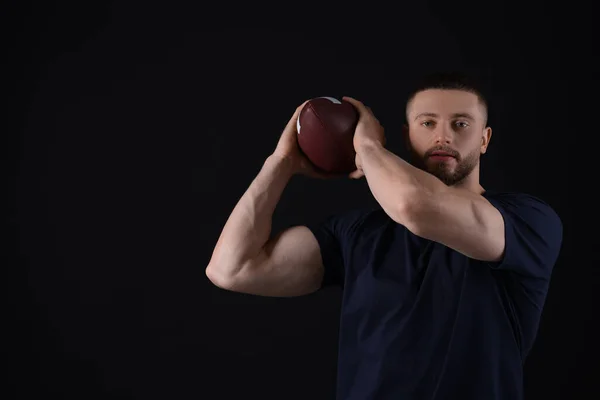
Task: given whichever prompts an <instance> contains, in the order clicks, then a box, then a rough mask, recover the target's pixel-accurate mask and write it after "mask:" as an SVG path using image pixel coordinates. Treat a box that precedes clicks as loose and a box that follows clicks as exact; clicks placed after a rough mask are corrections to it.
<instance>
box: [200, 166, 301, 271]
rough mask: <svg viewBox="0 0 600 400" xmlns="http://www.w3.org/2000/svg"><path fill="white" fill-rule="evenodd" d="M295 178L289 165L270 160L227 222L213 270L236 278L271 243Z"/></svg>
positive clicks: (218, 244)
mask: <svg viewBox="0 0 600 400" xmlns="http://www.w3.org/2000/svg"><path fill="white" fill-rule="evenodd" d="M292 175H293V171H292V166H291V164H290V163H289V162H287V161H286V160H282V159H280V158H277V157H274V156H271V157H269V158H267V160H266V161H265V163H264V164H263V166H262V168H261V170H260V172H259V173H258V175H257V176H256V178H255V179H254V180H253V181H252V183H251V184H250V186H249V187H248V189H247V190H246V192H245V193H244V194H243V195H242V197H241V198H240V200H239V201H238V203H237V205H236V206H235V208H234V209H233V211H232V212H231V215H230V216H229V218H228V219H227V222H226V223H225V226H224V228H223V231H222V232H221V236H220V237H219V240H218V241H217V244H216V246H215V249H214V251H213V254H212V258H211V261H210V266H211V268H215V267H216V268H218V270H219V274H221V275H224V276H233V275H235V274H236V273H237V272H238V271H239V270H240V269H241V268H242V267H243V266H244V265H245V264H246V263H247V262H249V261H250V260H252V259H253V258H254V257H256V256H257V255H258V254H259V253H260V251H261V250H262V249H263V247H264V246H265V244H266V243H267V241H268V240H269V237H270V235H271V224H272V218H273V213H274V211H275V208H276V207H277V203H278V202H279V200H280V198H281V195H282V193H283V191H284V189H285V187H286V185H287V184H288V182H289V180H290V178H291V177H292Z"/></svg>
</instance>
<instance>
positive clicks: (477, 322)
mask: <svg viewBox="0 0 600 400" xmlns="http://www.w3.org/2000/svg"><path fill="white" fill-rule="evenodd" d="M345 100H347V101H349V102H351V103H352V104H354V106H355V107H356V108H357V110H358V111H359V114H360V118H359V122H358V125H357V127H356V131H355V136H354V147H355V150H356V154H357V155H356V166H357V170H356V171H354V172H353V173H352V174H351V175H350V176H351V177H352V178H360V177H363V176H364V177H365V178H366V181H367V183H368V185H369V188H370V190H371V191H372V193H373V196H374V197H375V199H376V200H377V201H378V203H379V204H380V206H381V207H380V208H378V209H375V210H366V211H356V212H351V213H348V214H345V215H339V216H335V217H331V218H330V219H328V220H327V221H325V222H323V223H322V224H319V225H318V226H311V227H306V226H296V227H292V228H289V229H287V230H284V231H282V232H279V233H277V234H276V235H274V236H273V238H271V239H269V237H270V234H271V218H272V215H273V211H274V209H275V207H276V205H277V202H278V201H279V198H280V195H281V193H282V191H283V190H284V188H285V186H286V184H287V182H288V181H289V179H290V178H291V177H292V176H293V175H294V174H299V173H302V174H308V175H310V176H316V177H319V176H320V174H319V173H317V172H316V171H315V170H314V169H313V168H312V166H311V165H310V163H309V162H308V161H307V160H306V159H305V158H304V157H303V156H302V155H301V154H300V152H299V151H298V147H297V142H296V131H295V120H296V118H297V116H298V113H299V111H300V109H301V107H302V106H300V107H299V108H298V109H297V110H296V112H295V113H294V115H293V116H292V118H291V119H290V122H289V123H288V125H287V127H286V128H285V130H284V132H283V134H282V135H281V138H280V140H279V143H278V145H277V148H276V149H275V151H274V153H273V154H272V155H271V156H270V157H268V159H267V160H266V162H265V163H264V166H263V168H262V170H261V171H260V173H259V174H258V176H257V177H256V179H255V180H254V181H253V182H252V184H251V185H250V187H249V188H248V190H247V192H246V193H245V194H244V195H243V197H242V198H241V199H240V201H239V203H238V204H237V205H236V207H235V209H234V210H233V212H232V214H231V216H230V217H229V219H228V221H227V223H226V225H225V227H224V229H223V232H222V234H221V236H220V238H219V240H218V242H217V244H216V247H215V250H214V253H213V256H212V259H211V260H210V263H209V266H208V267H207V270H206V273H207V276H208V277H209V278H210V280H211V281H212V282H213V283H214V284H215V285H217V286H219V287H222V288H225V289H228V290H232V291H239V292H245V293H251V294H256V295H263V296H298V295H303V294H307V293H311V292H314V291H316V290H318V289H319V288H322V287H324V286H327V285H332V284H336V285H341V286H342V287H343V293H344V294H343V303H342V312H341V321H340V338H339V339H340V340H339V366H338V383H337V397H338V398H339V399H344V400H350V399H352V400H354V399H356V400H358V399H360V400H365V399H378V400H379V399H381V400H383V399H402V400H408V399H444V400H453V399H460V400H467V399H477V400H484V399H485V400H493V399H506V400H509V399H510V400H519V399H521V398H522V396H523V382H522V380H523V362H524V360H525V358H526V356H527V354H528V352H529V350H530V348H531V346H532V344H533V341H534V338H535V336H536V332H537V328H538V323H539V320H540V314H541V312H542V308H543V305H544V301H545V298H546V293H547V290H548V284H549V279H550V276H551V271H552V269H553V266H554V264H555V262H556V259H557V257H558V253H559V250H560V246H561V243H562V224H561V221H560V219H559V217H558V216H557V215H556V214H555V213H554V211H553V210H552V209H551V207H550V206H549V205H547V204H546V203H544V202H543V201H541V200H539V199H537V198H535V197H533V196H530V195H526V194H520V193H497V192H491V191H486V190H485V189H484V188H483V187H482V186H481V184H480V183H479V161H480V156H481V154H484V153H485V152H486V150H487V148H488V146H489V143H490V139H491V135H492V131H491V129H490V128H489V127H488V126H487V103H486V101H485V99H484V98H483V96H482V95H481V93H480V92H479V91H478V90H477V89H476V88H475V87H473V86H470V85H469V84H468V83H465V81H463V80H462V79H461V78H455V77H453V76H451V75H448V76H444V75H441V76H436V77H433V78H432V79H431V80H430V81H428V82H426V83H425V84H424V85H423V86H421V87H420V88H419V89H418V90H416V91H415V92H414V94H413V95H412V96H411V97H410V98H409V101H408V102H407V106H406V118H407V126H406V129H405V134H406V138H407V143H408V144H409V146H410V150H411V154H412V155H413V160H412V163H409V162H406V161H404V160H403V159H401V158H400V157H398V156H396V155H394V154H392V153H391V152H389V151H388V150H386V149H385V146H384V144H385V137H384V130H383V128H382V127H381V125H380V124H379V122H378V120H377V119H376V118H375V116H374V115H373V113H372V112H371V110H370V109H369V108H368V107H365V106H364V105H363V104H362V103H361V102H359V101H357V100H355V99H352V98H345Z"/></svg>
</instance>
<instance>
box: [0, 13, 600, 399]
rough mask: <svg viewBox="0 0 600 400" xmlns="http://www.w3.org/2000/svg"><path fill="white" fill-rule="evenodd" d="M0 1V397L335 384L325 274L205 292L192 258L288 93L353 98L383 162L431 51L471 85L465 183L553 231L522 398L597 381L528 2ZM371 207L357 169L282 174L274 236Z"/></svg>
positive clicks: (547, 86)
mask: <svg viewBox="0 0 600 400" xmlns="http://www.w3.org/2000/svg"><path fill="white" fill-rule="evenodd" d="M7 4H8V8H7V12H6V13H4V14H3V16H4V17H5V18H6V19H7V23H6V24H4V27H5V28H8V29H6V31H7V32H6V35H5V38H6V39H8V46H7V48H8V50H9V51H8V55H9V61H11V63H10V64H11V65H13V66H15V67H16V68H15V70H14V71H13V73H12V74H11V75H9V79H8V82H9V86H8V87H9V89H10V91H9V92H7V93H10V95H11V96H12V97H11V101H10V107H9V108H8V109H7V110H8V111H9V112H8V116H9V118H7V121H9V122H14V125H11V126H10V127H9V129H8V130H7V131H8V132H10V134H9V135H8V139H9V144H10V145H11V147H10V148H13V149H14V151H12V152H11V153H10V155H11V157H10V158H9V160H13V161H14V163H9V165H8V171H9V175H10V179H9V181H8V182H9V189H10V190H11V196H12V197H11V199H12V200H14V201H13V202H11V208H10V210H9V211H10V222H11V225H10V226H11V228H12V229H13V230H12V232H11V233H12V234H13V236H12V237H14V238H15V242H14V243H13V246H11V247H12V248H13V249H14V250H15V252H14V255H15V256H16V262H13V263H11V264H10V266H11V268H8V271H9V272H8V275H7V278H8V279H7V282H8V283H9V285H8V286H9V290H8V292H7V293H8V300H9V302H8V304H9V311H10V313H9V314H8V315H9V317H14V318H9V320H8V321H7V326H9V327H10V329H8V330H7V331H8V332H9V333H10V335H9V339H8V340H6V341H5V343H4V344H5V346H6V350H7V351H6V355H7V356H8V357H7V360H8V363H9V371H10V372H9V374H8V375H7V378H8V379H9V385H8V386H6V390H7V391H8V392H10V393H11V395H10V396H9V397H7V398H14V399H21V398H31V396H32V395H51V394H52V395H54V396H55V398H64V399H75V398H77V399H105V398H111V399H112V398H119V399H121V398H122V399H166V398H169V399H191V398H194V399H197V398H202V399H217V398H218V399H234V398H241V397H256V398H262V399H331V398H333V396H334V389H335V373H336V356H337V329H338V316H339V308H340V294H341V293H340V292H339V290H337V289H327V290H323V291H320V292H318V293H315V294H313V295H309V296H304V297H300V298H292V299H273V298H261V297H258V296H249V295H244V294H239V293H231V292H226V291H224V290H221V289H218V288H216V287H215V286H213V285H212V284H211V283H210V282H209V281H208V280H207V278H206V277H205V275H204V268H205V266H206V264H207V262H208V260H209V258H210V255H211V252H212V249H213V246H214V244H215V242H216V240H217V238H218V235H219V233H220V230H221V228H222V226H223V224H224V223H225V220H226V218H227V216H228V215H229V213H230V211H231V210H232V208H233V207H234V205H235V203H236V202H237V200H238V199H239V197H240V196H241V194H242V193H243V192H244V190H245V189H246V188H247V186H248V185H249V183H250V181H251V180H252V179H253V177H254V176H255V175H256V173H257V172H258V170H259V169H260V167H261V165H262V162H263V161H264V159H265V158H266V157H267V156H268V155H269V154H270V152H271V151H272V150H273V149H274V147H275V144H276V141H277V139H278V136H279V134H280V132H281V130H282V129H283V127H284V126H285V124H286V123H287V121H288V119H289V118H290V117H291V115H292V113H293V111H294V109H295V108H296V106H297V105H299V104H300V103H301V102H302V101H304V100H306V99H308V98H311V97H317V96H335V97H340V96H343V95H349V96H353V97H355V98H357V99H359V100H362V101H363V102H365V103H366V104H367V105H369V106H370V107H371V108H372V109H373V111H374V112H375V114H376V115H377V117H378V118H379V119H380V121H381V122H382V124H383V125H384V126H385V127H386V132H387V135H388V142H389V148H390V149H391V150H393V151H395V152H396V153H398V154H399V155H401V156H402V155H405V153H404V148H403V147H402V138H401V136H400V128H401V125H402V123H403V113H404V101H405V96H406V92H407V90H408V88H409V86H410V83H411V80H412V79H413V78H414V77H416V76H417V75H418V74H421V73H423V72H427V71H434V70H440V69H461V70H465V71H468V72H475V73H477V74H478V75H480V76H482V77H484V78H485V79H486V81H487V82H488V87H487V90H488V91H487V94H488V96H489V99H490V107H491V110H490V114H491V119H490V124H491V126H492V128H493V136H492V141H491V144H490V148H489V151H488V154H487V155H485V156H484V158H483V161H482V162H483V164H482V178H481V180H482V183H483V186H484V187H486V188H488V189H490V190H510V191H524V192H527V193H530V194H533V195H536V196H539V197H541V198H542V199H544V200H546V201H547V202H548V203H550V204H551V205H552V206H553V207H554V208H555V210H556V211H557V212H558V213H559V215H560V216H561V218H562V220H563V223H564V225H565V238H564V245H563V250H562V253H561V256H560V258H559V261H558V263H557V265H556V269H555V273H554V277H553V280H552V284H551V288H550V293H549V296H548V300H547V306H546V309H545V312H544V315H543V319H542V324H541V327H540V333H539V336H538V340H537V343H536V345H535V347H534V348H533V350H532V353H531V355H530V357H529V359H528V360H527V363H526V366H525V370H526V381H525V385H526V392H527V398H531V399H534V398H544V399H550V398H552V399H554V398H557V399H559V398H560V399H574V398H578V399H579V398H594V397H597V396H598V394H599V393H600V392H599V391H598V389H597V387H596V386H595V385H594V382H593V379H594V377H595V376H596V374H595V373H593V371H594V369H595V368H594V367H588V364H590V365H594V359H595V358H596V357H597V354H598V353H597V351H596V350H594V349H593V348H592V340H593V336H594V335H593V334H592V330H591V328H592V318H593V311H592V304H593V300H596V301H597V294H595V292H593V291H592V286H593V285H595V282H597V279H598V275H597V274H598V273H597V269H595V268H593V262H591V263H585V262H584V263H577V271H576V273H575V272H574V271H573V264H575V254H574V253H575V252H574V250H573V247H572V242H573V241H574V236H575V234H574V233H573V231H574V228H573V225H572V223H571V221H572V219H571V215H570V211H569V207H568V205H567V204H568V202H567V199H568V197H569V195H570V192H569V190H568V189H567V184H566V182H567V180H568V174H569V171H568V168H569V163H568V162H566V161H567V155H566V154H564V151H565V148H564V141H561V140H554V139H552V138H553V136H554V135H557V134H558V133H559V131H560V130H561V126H560V125H559V124H557V122H556V120H555V118H554V117H555V116H556V115H557V114H559V113H560V112H561V110H562V108H563V106H562V104H561V102H560V101H557V98H560V96H561V95H562V93H566V92H565V90H566V84H565V81H564V80H563V79H562V78H561V77H562V76H563V75H564V72H565V71H564V64H563V63H561V60H562V58H561V54H560V52H559V50H558V49H559V44H560V43H559V42H560V40H561V39H560V36H559V35H558V34H557V27H556V23H555V19H553V17H552V16H551V15H550V14H547V15H546V14H545V13H544V10H542V11H540V10H539V9H537V10H533V11H532V12H529V13H528V12H526V11H525V10H523V9H520V10H519V12H514V9H512V8H510V7H508V6H502V5H494V4H488V5H486V10H485V12H481V10H480V8H481V6H480V5H479V6H478V5H477V4H476V3H473V4H471V5H464V6H461V7H456V5H455V4H454V3H447V4H446V5H432V4H426V3H422V5H410V6H408V5H402V6H399V8H398V9H396V10H394V11H391V10H383V9H379V10H365V9H362V8H358V5H357V6H356V7H357V8H354V9H350V6H348V5H347V3H346V6H345V10H346V11H348V9H350V10H349V11H350V12H349V13H347V15H346V14H343V13H339V12H333V13H331V14H329V13H325V11H324V10H323V9H322V8H320V6H318V5H317V4H316V3H315V4H305V3H293V4H289V6H286V8H289V10H283V9H275V8H273V6H267V5H265V6H263V7H262V8H259V7H257V6H256V5H253V6H252V7H250V6H247V7H246V8H243V9H242V8H240V7H239V6H237V5H234V4H229V5H225V7H224V8H225V9H224V10H219V12H217V11H216V10H213V9H211V8H210V7H208V6H207V5H201V4H200V3H198V4H196V3H194V2H189V3H171V2H168V3H167V2H164V3H162V4H159V3H152V2H117V3H110V2H105V3H96V4H100V5H95V6H92V5H91V3H89V4H88V3H87V2H79V3H76V2H70V3H67V2H65V3H60V4H59V3H52V2H45V3H40V4H37V3H36V4H34V3H28V2H13V3H7ZM357 4H358V3H357ZM361 7H364V4H363V5H361ZM548 154H561V155H562V157H561V161H563V162H549V161H548ZM372 204H374V199H373V198H372V196H371V194H370V192H369V190H368V187H367V185H366V182H365V181H364V180H361V181H350V180H347V179H339V180H334V181H314V180H310V179H307V178H303V177H295V178H294V179H293V180H292V181H291V182H290V184H289V186H288V188H287V189H286V191H285V193H284V195H283V198H282V200H281V203H280V205H279V207H278V208H277V210H276V213H275V217H274V230H279V229H281V228H284V227H286V226H289V225H292V224H303V223H307V222H312V221H318V220H320V219H321V218H323V217H325V216H326V215H328V214H330V213H332V212H338V211H343V210H347V209H351V208H355V207H357V206H363V205H372ZM584 257H585V256H584ZM595 336H597V335H595ZM596 371H597V369H596Z"/></svg>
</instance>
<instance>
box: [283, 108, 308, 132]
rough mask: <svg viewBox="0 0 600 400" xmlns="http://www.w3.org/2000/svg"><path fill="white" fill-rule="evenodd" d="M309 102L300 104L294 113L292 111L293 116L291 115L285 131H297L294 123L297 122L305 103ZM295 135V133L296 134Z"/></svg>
mask: <svg viewBox="0 0 600 400" xmlns="http://www.w3.org/2000/svg"><path fill="white" fill-rule="evenodd" d="M308 102H309V100H306V101H305V102H304V103H302V104H300V105H299V106H298V107H297V108H296V111H294V114H293V115H292V117H291V118H290V120H289V121H288V123H287V126H286V129H287V130H292V131H294V132H296V131H297V129H296V121H297V120H298V117H299V116H300V112H302V109H303V108H304V106H305V105H306V103H308ZM296 133H297V132H296Z"/></svg>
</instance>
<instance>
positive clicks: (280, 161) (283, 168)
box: [265, 153, 298, 177]
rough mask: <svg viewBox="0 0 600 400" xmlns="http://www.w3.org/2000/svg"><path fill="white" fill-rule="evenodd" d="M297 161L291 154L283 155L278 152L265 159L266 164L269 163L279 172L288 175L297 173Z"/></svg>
mask: <svg viewBox="0 0 600 400" xmlns="http://www.w3.org/2000/svg"><path fill="white" fill-rule="evenodd" d="M297 164H298V163H297V162H296V161H295V160H294V159H293V157H290V156H282V155H279V154H276V153H273V154H271V155H270V156H269V157H267V159H266V160H265V165H268V166H270V167H272V168H274V169H276V170H277V171H278V172H280V173H282V174H284V175H287V176H289V177H291V176H293V175H295V174H296V173H297V169H298V166H297Z"/></svg>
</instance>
